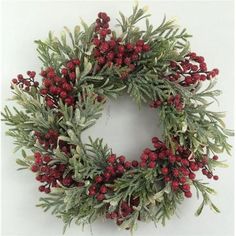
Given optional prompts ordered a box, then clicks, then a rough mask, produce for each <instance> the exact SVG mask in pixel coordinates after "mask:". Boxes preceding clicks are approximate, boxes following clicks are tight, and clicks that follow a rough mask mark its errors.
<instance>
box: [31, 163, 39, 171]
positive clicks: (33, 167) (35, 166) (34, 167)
mask: <svg viewBox="0 0 236 236" xmlns="http://www.w3.org/2000/svg"><path fill="white" fill-rule="evenodd" d="M31 170H32V171H33V172H37V171H38V170H39V167H38V166H37V165H33V166H31Z"/></svg>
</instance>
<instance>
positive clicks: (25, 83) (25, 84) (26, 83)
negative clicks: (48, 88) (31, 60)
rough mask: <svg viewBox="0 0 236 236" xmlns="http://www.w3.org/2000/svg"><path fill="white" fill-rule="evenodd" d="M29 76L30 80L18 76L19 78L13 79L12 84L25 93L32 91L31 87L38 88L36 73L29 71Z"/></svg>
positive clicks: (20, 75)
mask: <svg viewBox="0 0 236 236" xmlns="http://www.w3.org/2000/svg"><path fill="white" fill-rule="evenodd" d="M27 75H28V76H29V78H24V76H23V75H22V74H19V75H17V78H14V79H12V84H16V85H18V86H19V87H20V88H22V89H24V91H30V88H31V87H35V88H37V87H38V86H39V82H37V81H35V80H34V78H35V75H36V73H35V72H34V71H27Z"/></svg>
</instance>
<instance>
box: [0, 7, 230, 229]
mask: <svg viewBox="0 0 236 236" xmlns="http://www.w3.org/2000/svg"><path fill="white" fill-rule="evenodd" d="M120 16H121V19H120V20H118V23H119V26H120V27H121V30H122V35H121V38H122V42H124V43H125V42H135V41H136V40H137V39H140V38H142V39H143V40H144V41H145V42H147V43H148V44H149V45H150V46H151V48H152V50H151V51H150V52H148V53H145V54H143V55H142V57H141V60H140V61H139V62H138V64H137V67H136V69H135V70H134V71H133V72H132V73H131V74H129V76H128V79H127V80H125V81H122V80H121V79H119V78H120V76H121V75H122V73H123V72H126V71H127V68H126V67H122V68H117V67H115V66H111V67H107V66H104V67H103V68H102V70H100V71H99V72H98V73H97V72H96V71H95V68H96V62H95V61H94V58H93V56H92V50H93V47H94V46H93V45H91V40H92V38H93V36H94V27H95V25H94V24H91V25H90V26H89V25H87V24H86V23H85V22H83V21H82V22H81V24H82V27H83V30H81V29H80V26H76V27H75V28H74V30H73V32H71V31H70V30H69V29H68V28H65V30H64V31H63V32H62V34H61V36H60V38H58V37H56V36H54V35H53V34H52V33H51V32H50V33H49V36H48V39H47V40H45V41H42V40H37V41H35V42H36V44H37V45H38V48H37V51H38V53H39V58H40V60H41V61H42V62H43V66H45V67H49V66H52V67H54V68H55V69H56V70H57V72H58V73H59V72H60V68H61V67H62V66H63V65H65V63H66V62H67V61H68V60H70V59H75V58H79V59H80V61H81V65H80V66H79V67H77V69H76V84H75V88H76V92H75V93H76V94H75V96H76V98H78V99H77V100H78V101H77V103H76V105H75V107H72V106H70V107H68V106H67V105H65V104H64V103H63V102H62V101H59V105H58V108H55V109H48V108H46V106H45V104H44V103H45V101H44V99H43V98H42V97H41V96H40V95H39V93H38V90H36V89H32V90H31V91H30V92H26V91H24V90H22V89H20V88H19V87H17V86H13V94H14V95H13V98H12V100H13V101H14V102H16V103H17V104H19V105H20V106H21V108H22V109H21V110H19V109H18V108H15V107H14V108H13V111H11V110H10V109H9V108H8V107H7V106H6V107H5V108H4V111H3V112H2V116H3V119H2V120H3V121H4V122H5V123H6V124H7V125H8V126H10V128H9V131H8V132H7V134H8V135H10V136H12V137H13V138H14V139H15V144H16V149H17V150H18V149H21V148H24V149H29V150H31V151H32V152H35V151H41V152H43V153H45V152H46V151H45V150H44V149H43V147H42V146H41V145H40V144H39V143H38V142H35V139H34V135H33V131H39V132H42V133H46V132H47V131H48V130H49V129H54V130H58V131H59V133H60V136H59V141H60V140H63V141H65V142H67V143H68V144H72V145H73V148H71V153H70V154H69V155H68V156H67V155H65V154H64V153H62V152H61V151H60V148H59V147H57V149H55V150H51V151H48V152H50V154H51V155H52V156H54V159H53V162H55V163H56V162H59V163H66V164H68V168H69V171H72V172H73V178H74V180H76V181H84V180H85V181H84V183H85V186H83V187H81V188H79V187H73V188H65V187H63V186H61V188H55V189H54V191H53V192H52V193H51V194H49V195H48V197H42V198H41V199H40V204H39V205H38V206H39V207H42V208H43V209H44V210H45V211H48V210H50V211H51V212H52V213H53V214H55V215H56V216H57V217H59V218H61V219H62V220H63V221H64V223H65V229H66V227H67V226H69V225H70V224H71V222H72V221H74V222H75V223H76V224H80V225H84V224H87V223H92V222H93V221H94V220H95V219H97V218H98V217H100V216H103V215H104V213H105V212H106V210H107V204H108V205H109V209H108V211H109V212H112V211H114V210H115V209H119V208H120V206H121V203H122V201H128V202H130V200H131V198H132V197H133V196H135V197H139V199H140V203H139V205H138V206H137V207H135V210H134V211H133V213H132V214H130V215H129V216H128V217H127V218H125V221H124V223H123V224H122V225H121V227H122V228H130V230H131V231H133V230H134V229H135V228H136V225H137V221H138V219H139V218H140V219H141V220H142V221H150V220H152V221H154V222H155V223H157V222H161V223H162V224H165V222H166V220H167V219H169V218H170V217H171V216H172V215H173V214H174V213H175V212H176V209H177V207H178V205H179V204H180V203H181V202H182V201H183V194H182V192H178V191H176V192H173V191H171V186H170V185H169V184H166V185H164V184H163V179H160V175H159V174H160V167H157V168H156V169H154V170H152V169H146V170H143V169H141V168H136V169H134V170H131V171H127V172H125V174H124V175H123V176H122V177H121V178H118V179H117V180H116V181H115V182H114V183H112V184H111V186H110V187H112V188H114V190H115V194H112V195H109V194H107V196H106V200H105V201H103V202H102V203H101V202H98V201H97V200H96V198H92V197H88V188H89V187H90V186H91V184H92V183H93V180H94V177H95V176H96V175H99V174H101V173H102V172H103V171H104V169H105V167H106V159H107V157H108V156H109V155H110V154H111V149H110V148H109V147H108V146H107V145H106V144H104V143H103V139H100V138H97V139H92V138H91V137H89V142H88V143H84V142H83V136H82V135H83V132H84V131H85V130H87V129H88V128H90V127H91V126H93V125H94V124H95V123H96V121H97V120H98V119H99V118H100V117H101V115H102V110H103V103H102V102H98V100H97V96H98V95H99V96H100V95H101V96H102V97H105V98H117V97H118V96H120V95H122V94H123V93H128V94H129V95H130V96H131V98H132V99H133V100H134V101H135V102H136V103H137V105H138V106H141V105H143V104H147V103H149V102H150V101H152V100H156V99H161V100H162V101H164V105H163V106H162V107H161V108H160V112H159V114H160V116H159V117H160V120H161V123H162V125H163V140H164V141H165V143H166V144H167V146H168V147H170V148H172V150H173V151H175V148H176V147H175V143H174V142H173V139H172V138H173V137H179V142H180V144H181V145H183V146H185V147H187V148H188V149H190V150H191V152H192V153H193V154H194V155H195V158H197V159H201V158H202V154H203V153H206V152H207V153H208V154H209V155H210V154H215V153H221V152H223V151H226V152H228V153H229V152H230V150H231V146H230V145H229V144H228V137H229V136H230V135H232V131H230V130H228V129H226V128H225V124H224V122H223V117H224V114H223V113H218V112H212V111H210V110H209V106H210V104H211V103H209V99H214V100H216V96H218V95H220V91H219V90H214V86H215V82H213V83H212V82H210V83H209V86H208V87H207V88H205V89H202V88H201V84H200V83H199V84H197V85H196V86H192V87H182V86H180V85H178V84H177V83H175V82H170V81H169V80H165V79H163V76H164V75H165V73H168V72H169V69H168V68H169V63H170V61H179V60H181V59H183V57H184V56H185V55H186V54H187V53H188V50H189V42H188V38H189V37H190V35H189V34H188V33H187V32H186V30H185V29H179V27H178V26H177V25H176V24H175V22H174V20H166V18H164V19H163V22H162V23H161V24H160V25H159V26H158V27H157V28H154V27H153V26H152V25H151V24H150V22H149V20H148V16H149V15H147V14H146V13H145V9H140V8H138V6H137V5H136V6H135V7H134V9H133V13H132V15H131V16H129V17H125V16H124V15H123V14H122V13H120ZM142 19H146V28H145V29H140V28H139V27H138V22H139V21H140V20H142ZM114 34H115V32H114ZM177 94H180V95H181V97H182V99H183V103H184V110H183V111H177V110H176V109H175V108H173V107H172V106H169V105H168V104H167V102H166V100H167V99H168V97H169V96H170V95H177ZM58 114H60V115H58ZM46 153H47V152H46ZM22 156H23V158H22V159H18V160H17V163H18V164H19V165H20V166H21V168H20V169H28V168H30V167H31V165H32V163H33V156H32V155H27V154H26V152H25V151H22ZM217 166H221V167H225V163H223V162H219V161H214V160H210V161H209V163H208V167H209V169H210V170H211V169H213V168H215V167H217ZM193 185H194V186H195V188H196V190H197V193H201V194H202V197H203V202H202V204H201V205H200V207H199V209H198V210H197V212H196V215H199V214H200V213H201V212H202V209H203V207H204V206H205V205H209V206H210V207H211V208H212V209H213V210H215V211H216V212H219V210H218V209H217V208H216V206H215V205H214V204H213V203H212V202H211V200H210V194H214V190H212V189H211V188H209V187H207V186H206V184H205V183H202V182H200V181H197V180H194V181H193Z"/></svg>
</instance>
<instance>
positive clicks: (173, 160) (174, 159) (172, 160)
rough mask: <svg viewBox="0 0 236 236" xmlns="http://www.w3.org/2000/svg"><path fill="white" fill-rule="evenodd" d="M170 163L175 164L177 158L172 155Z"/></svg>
mask: <svg viewBox="0 0 236 236" xmlns="http://www.w3.org/2000/svg"><path fill="white" fill-rule="evenodd" d="M169 161H170V163H171V164H174V163H175V161H176V157H175V156H174V155H170V156H169Z"/></svg>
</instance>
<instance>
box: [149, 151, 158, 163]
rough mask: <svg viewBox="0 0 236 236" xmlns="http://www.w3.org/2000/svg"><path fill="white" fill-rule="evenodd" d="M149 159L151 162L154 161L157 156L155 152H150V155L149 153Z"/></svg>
mask: <svg viewBox="0 0 236 236" xmlns="http://www.w3.org/2000/svg"><path fill="white" fill-rule="evenodd" d="M149 158H150V160H151V161H156V159H157V154H156V153H155V152H151V153H149Z"/></svg>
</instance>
